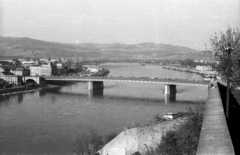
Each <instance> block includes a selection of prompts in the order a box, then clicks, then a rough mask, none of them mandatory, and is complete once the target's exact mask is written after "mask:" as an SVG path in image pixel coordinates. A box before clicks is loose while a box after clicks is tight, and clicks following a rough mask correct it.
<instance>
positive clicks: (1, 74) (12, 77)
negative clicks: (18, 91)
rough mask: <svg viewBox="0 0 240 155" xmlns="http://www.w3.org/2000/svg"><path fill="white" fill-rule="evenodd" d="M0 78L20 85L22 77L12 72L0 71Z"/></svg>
mask: <svg viewBox="0 0 240 155" xmlns="http://www.w3.org/2000/svg"><path fill="white" fill-rule="evenodd" d="M0 78H1V79H3V80H4V81H6V82H8V83H9V84H15V85H21V84H22V77H20V76H17V75H14V74H12V73H6V72H0Z"/></svg>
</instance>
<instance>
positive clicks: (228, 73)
mask: <svg viewBox="0 0 240 155" xmlns="http://www.w3.org/2000/svg"><path fill="white" fill-rule="evenodd" d="M233 50H234V49H233V48H232V47H231V44H230V43H229V42H228V45H227V47H226V48H225V52H227V54H228V64H227V99H226V117H227V118H229V87H230V80H229V76H230V66H231V52H232V51H233Z"/></svg>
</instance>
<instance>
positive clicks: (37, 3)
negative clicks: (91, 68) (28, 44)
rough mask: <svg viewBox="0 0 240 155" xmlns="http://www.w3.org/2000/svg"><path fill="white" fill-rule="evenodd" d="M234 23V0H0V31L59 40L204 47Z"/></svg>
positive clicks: (238, 1)
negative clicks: (211, 38)
mask: <svg viewBox="0 0 240 155" xmlns="http://www.w3.org/2000/svg"><path fill="white" fill-rule="evenodd" d="M228 25H230V26H231V27H232V28H237V27H238V28H239V27H240V0H0V35H1V36H13V37H30V38H35V39H40V40H46V41H56V42H63V43H86V42H92V43H115V42H119V43H127V44H135V43H141V42H154V43H166V44H172V45H181V46H187V47H190V48H194V49H199V50H201V49H204V48H205V43H209V38H210V36H211V35H212V34H214V33H215V32H220V31H226V29H227V27H228Z"/></svg>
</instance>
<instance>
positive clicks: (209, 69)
mask: <svg viewBox="0 0 240 155" xmlns="http://www.w3.org/2000/svg"><path fill="white" fill-rule="evenodd" d="M196 69H197V70H201V71H211V70H212V66H196Z"/></svg>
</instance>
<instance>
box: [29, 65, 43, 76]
mask: <svg viewBox="0 0 240 155" xmlns="http://www.w3.org/2000/svg"><path fill="white" fill-rule="evenodd" d="M41 68H42V67H41V66H29V69H30V75H31V76H38V75H41Z"/></svg>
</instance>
